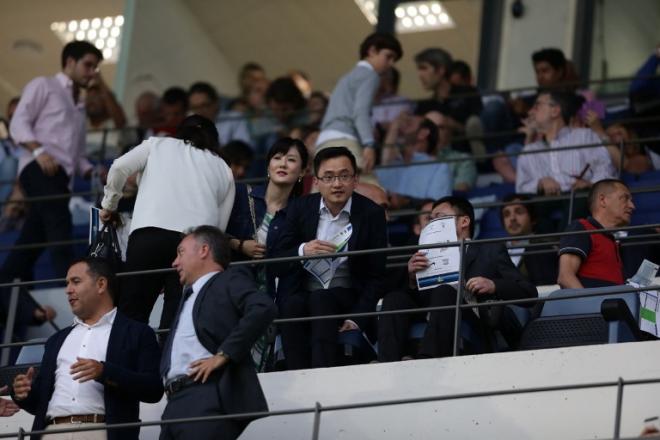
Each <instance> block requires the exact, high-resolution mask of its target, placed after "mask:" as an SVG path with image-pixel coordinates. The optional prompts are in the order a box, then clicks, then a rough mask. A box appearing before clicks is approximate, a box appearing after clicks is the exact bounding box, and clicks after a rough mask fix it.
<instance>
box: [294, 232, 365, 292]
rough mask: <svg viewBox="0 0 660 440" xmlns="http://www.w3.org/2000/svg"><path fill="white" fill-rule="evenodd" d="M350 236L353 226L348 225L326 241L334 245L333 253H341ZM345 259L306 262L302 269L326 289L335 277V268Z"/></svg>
mask: <svg viewBox="0 0 660 440" xmlns="http://www.w3.org/2000/svg"><path fill="white" fill-rule="evenodd" d="M351 234H353V226H352V225H351V224H350V223H349V224H348V225H347V226H346V227H345V228H344V229H342V230H341V231H339V232H338V233H337V234H336V235H335V236H334V237H332V238H331V239H330V240H328V241H329V242H330V243H332V244H334V245H335V252H341V251H343V250H344V249H345V248H346V245H347V244H348V240H349V239H350V238H351ZM346 259H347V257H340V258H319V259H315V260H306V261H305V262H304V263H303V267H304V268H305V270H307V271H308V272H309V273H311V274H312V275H313V276H314V277H315V278H316V279H317V280H318V281H319V283H321V285H322V286H323V288H324V289H327V288H328V287H329V286H330V282H331V281H332V277H334V276H335V272H336V271H337V267H339V265H340V264H341V263H343V262H344V261H346Z"/></svg>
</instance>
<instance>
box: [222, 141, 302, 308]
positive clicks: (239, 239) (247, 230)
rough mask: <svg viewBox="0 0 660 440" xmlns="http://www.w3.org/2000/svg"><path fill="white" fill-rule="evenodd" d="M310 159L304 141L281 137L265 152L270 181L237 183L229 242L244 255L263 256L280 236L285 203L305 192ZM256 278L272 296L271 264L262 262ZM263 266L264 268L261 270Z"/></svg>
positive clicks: (228, 231) (228, 229)
mask: <svg viewBox="0 0 660 440" xmlns="http://www.w3.org/2000/svg"><path fill="white" fill-rule="evenodd" d="M308 160H309V154H308V152H307V148H306V147H305V144H303V143H302V142H301V141H300V140H298V139H292V138H288V137H287V138H282V139H279V140H278V141H276V142H275V144H273V146H272V147H271V148H270V150H269V151H268V154H267V155H266V162H267V163H268V183H266V185H259V186H254V187H251V186H247V185H241V184H238V185H237V186H236V200H235V201H234V209H233V211H232V214H231V218H230V219H229V225H228V226H227V233H228V234H229V235H231V236H232V239H231V240H230V242H229V244H230V246H231V248H232V249H233V250H234V251H236V252H237V253H238V254H239V257H241V258H248V259H260V258H264V256H265V255H266V248H268V247H272V246H273V245H274V243H275V242H277V239H278V237H279V233H280V231H281V230H282V226H283V224H284V220H285V217H286V207H287V204H288V203H289V200H290V199H291V198H292V197H297V196H299V195H301V194H302V178H303V175H304V174H305V168H306V167H307V162H308ZM256 267H257V268H259V271H258V273H257V280H258V281H259V284H260V287H262V288H264V290H265V291H267V292H268V293H269V294H270V295H271V296H272V297H273V298H274V297H275V296H276V293H275V291H276V289H275V277H274V276H271V275H270V270H269V266H264V265H259V266H256ZM262 268H264V269H265V270H262Z"/></svg>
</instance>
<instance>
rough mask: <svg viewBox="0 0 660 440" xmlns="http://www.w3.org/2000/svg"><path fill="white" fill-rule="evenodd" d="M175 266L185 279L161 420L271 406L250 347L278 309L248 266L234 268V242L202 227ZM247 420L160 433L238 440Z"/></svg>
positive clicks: (168, 352) (164, 370)
mask: <svg viewBox="0 0 660 440" xmlns="http://www.w3.org/2000/svg"><path fill="white" fill-rule="evenodd" d="M177 255H178V256H177V258H176V260H174V263H172V266H174V268H175V269H176V270H177V272H178V273H179V280H180V281H181V284H183V285H185V286H186V288H185V289H184V294H183V300H182V303H181V305H180V306H179V312H178V314H177V317H176V319H175V321H174V324H173V325H172V331H171V332H170V335H169V337H168V338H167V342H166V343H165V348H164V350H163V357H162V360H161V375H162V378H163V381H164V383H165V392H166V393H167V407H165V411H164V412H163V420H170V419H177V418H182V417H199V416H212V415H223V414H236V413H246V412H260V411H267V410H268V405H267V404H266V399H265V398H264V394H263V391H262V390H261V385H260V384H259V379H258V378H257V373H256V372H255V368H254V365H253V363H252V357H251V356H250V349H251V348H252V346H253V345H254V343H255V342H256V341H257V339H258V338H259V336H261V335H262V334H263V333H264V332H265V331H266V328H267V327H268V325H269V324H270V323H271V322H272V320H273V319H274V318H275V315H276V308H275V304H274V303H273V300H272V299H271V298H270V297H269V296H268V295H266V294H265V293H261V292H258V291H257V287H256V285H255V283H254V279H253V277H252V275H251V273H250V271H249V269H247V268H246V267H232V268H228V266H229V261H230V255H231V251H230V249H229V240H228V239H227V237H226V236H225V235H224V234H223V233H222V232H221V231H220V230H219V229H218V228H215V227H213V226H199V227H197V228H194V229H193V230H192V231H191V232H190V233H188V234H187V235H186V236H185V238H184V239H183V240H182V241H181V243H180V244H179V247H178V249H177ZM245 426H247V422H246V420H245V419H240V420H232V419H224V420H216V421H212V422H204V423H176V424H168V425H163V427H162V430H161V433H160V438H161V440H168V439H199V440H203V439H210V440H211V439H221V440H225V439H235V438H237V437H238V436H239V435H240V434H241V432H242V431H243V429H245Z"/></svg>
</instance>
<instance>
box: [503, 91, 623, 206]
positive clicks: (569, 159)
mask: <svg viewBox="0 0 660 440" xmlns="http://www.w3.org/2000/svg"><path fill="white" fill-rule="evenodd" d="M574 101H575V99H574V97H573V96H572V95H571V94H570V93H566V92H558V91H548V92H541V93H539V95H538V97H537V98H536V103H535V104H534V107H532V109H531V110H530V112H529V115H530V119H531V122H530V123H531V125H533V128H534V129H535V130H536V131H538V132H539V133H541V134H542V135H543V136H544V137H545V139H544V140H540V141H537V142H532V143H530V144H527V145H525V148H524V149H523V151H524V152H532V151H538V150H547V152H546V153H535V154H525V155H522V156H520V158H519V159H518V165H517V171H516V192H517V193H525V194H535V193H539V194H545V195H557V194H559V193H561V192H568V191H570V190H571V189H584V188H588V187H590V186H591V184H592V183H593V182H597V181H599V180H601V179H606V178H611V177H614V175H615V171H614V167H613V166H612V161H611V160H610V156H609V153H608V152H607V149H606V148H605V147H600V146H599V147H594V148H582V149H575V150H566V151H553V150H556V149H560V148H562V147H567V146H574V145H588V144H599V143H601V140H600V138H599V137H598V135H596V133H594V132H593V131H592V130H590V129H588V128H571V127H569V126H568V124H569V118H570V116H571V115H572V113H573V112H574V108H573V107H574Z"/></svg>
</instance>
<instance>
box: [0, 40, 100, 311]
mask: <svg viewBox="0 0 660 440" xmlns="http://www.w3.org/2000/svg"><path fill="white" fill-rule="evenodd" d="M102 59H103V55H102V54H101V51H100V50H98V49H97V48H96V47H95V46H94V45H92V44H91V43H88V42H86V41H73V42H71V43H69V44H67V45H66V46H64V49H63V50H62V71H61V72H60V73H58V74H56V75H55V76H50V77H38V78H35V79H33V80H32V81H30V82H29V83H28V84H27V85H26V86H25V89H24V90H23V94H22V96H21V99H20V101H19V103H18V107H17V108H16V112H15V113H14V117H13V118H12V120H11V125H10V127H9V130H10V132H11V136H12V138H13V139H14V141H15V142H16V143H17V144H19V145H21V146H22V147H23V148H25V153H26V154H24V155H23V156H22V157H21V158H20V159H19V166H18V174H19V182H20V184H21V186H22V187H23V190H24V191H25V195H26V197H28V198H32V197H43V196H53V195H62V194H67V193H69V192H70V188H71V182H72V177H73V175H74V174H76V173H78V174H81V175H86V174H89V173H90V172H91V170H92V164H90V163H89V161H88V160H87V159H86V158H85V157H84V152H85V123H86V122H85V108H84V104H83V100H82V99H81V96H80V91H81V89H83V88H85V87H86V86H87V85H88V84H89V82H90V80H91V79H92V78H94V76H95V75H96V74H97V73H96V72H97V67H98V64H99V63H100V62H101V60H102ZM68 205H69V198H68V197H66V196H64V197H63V198H59V199H55V200H49V201H42V202H39V201H35V202H32V203H31V204H30V205H29V213H28V215H27V217H26V219H25V223H24V225H23V229H22V230H21V233H20V235H19V237H18V240H16V243H15V244H16V245H25V244H29V243H39V242H55V241H66V240H71V230H72V223H71V213H70V212H69V206H68ZM42 252H43V248H37V249H20V250H13V251H11V252H10V253H9V255H8V256H7V259H6V260H5V262H4V264H3V266H2V268H0V282H8V281H12V280H13V278H17V277H18V278H21V279H31V278H32V277H33V274H32V269H33V266H34V263H35V262H36V260H37V258H39V255H40V254H41V253H42ZM72 257H73V249H72V247H71V246H70V245H67V246H54V247H52V248H51V261H52V263H53V266H54V269H55V272H56V275H57V276H62V277H63V276H64V274H66V270H67V268H68V266H69V263H70V261H71V259H72ZM6 296H7V295H0V297H1V298H3V300H2V301H1V303H0V307H1V306H3V305H5V304H4V303H5V300H4V298H5V297H6ZM21 309H22V308H19V316H20V315H21V313H25V312H28V315H26V316H24V317H26V318H27V317H29V316H30V315H31V316H32V317H33V318H36V319H37V320H44V319H46V318H47V317H48V316H46V315H47V314H44V313H43V310H39V309H36V310H34V311H32V313H30V312H29V311H28V310H29V308H28V310H21Z"/></svg>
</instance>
